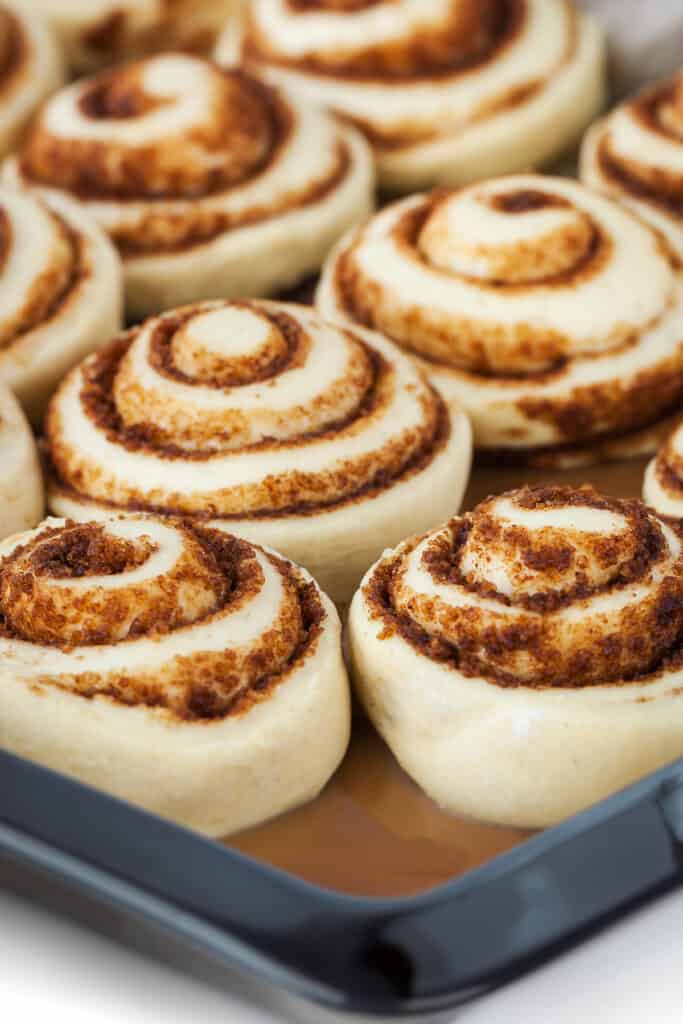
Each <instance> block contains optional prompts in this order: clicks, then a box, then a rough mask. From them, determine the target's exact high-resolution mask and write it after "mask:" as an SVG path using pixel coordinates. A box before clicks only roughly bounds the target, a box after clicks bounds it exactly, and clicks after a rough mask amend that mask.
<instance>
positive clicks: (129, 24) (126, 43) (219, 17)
mask: <svg viewBox="0 0 683 1024" xmlns="http://www.w3.org/2000/svg"><path fill="white" fill-rule="evenodd" d="M242 2H243V0H31V5H32V7H33V8H34V9H35V10H37V11H39V12H40V13H41V14H42V15H43V16H44V17H45V18H46V19H47V20H48V21H49V22H50V23H51V25H52V27H53V29H54V31H55V32H56V33H57V36H58V38H59V40H60V42H61V44H62V46H63V48H64V51H65V53H66V56H67V59H68V62H69V65H70V67H71V69H72V71H74V72H75V73H78V74H83V73H84V72H86V71H94V70H96V69H97V68H100V67H104V66H105V65H107V64H114V63H116V62H119V61H122V60H126V59H127V58H129V57H135V56H143V55H144V54H148V53H159V52H161V51H162V50H186V51H190V52H194V53H209V52H210V50H211V48H212V47H213V46H214V44H215V42H216V39H217V37H218V35H219V33H220V30H221V29H222V28H223V25H224V24H225V22H226V20H227V18H228V16H229V15H230V14H233V13H234V12H235V11H236V10H237V9H238V7H239V5H240V4H241V3H242Z"/></svg>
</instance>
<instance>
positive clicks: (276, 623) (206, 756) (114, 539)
mask: <svg viewBox="0 0 683 1024" xmlns="http://www.w3.org/2000/svg"><path fill="white" fill-rule="evenodd" d="M349 719H350V715H349V697H348V681H347V677H346V671H345V669H344V664H343V661H342V656H341V642H340V624H339V618H338V616H337V613H336V611H335V609H334V606H333V605H332V603H331V602H330V600H329V599H328V598H327V597H326V596H325V595H324V594H323V593H322V592H321V591H320V590H319V588H318V587H317V585H316V584H315V583H314V581H313V580H312V579H311V577H310V576H308V574H307V573H306V572H304V571H303V570H301V569H299V568H298V567H296V566H295V565H293V564H292V563H291V562H288V561H287V560H286V559H284V558H282V557H281V556H279V555H276V554H275V553H273V552H270V551H264V550H263V549H261V548H258V547H255V546H253V545H251V544H249V543H247V542H246V541H243V540H238V539H237V538H235V537H231V536H229V535H227V534H224V533H218V532H216V531H214V530H210V529H207V528H205V527H200V526H196V525H192V524H190V523H182V522H181V521H180V520H173V519H159V518H156V517H152V516H128V517H119V518H117V517H111V518H109V519H106V520H103V521H102V522H100V523H81V524H77V523H73V522H67V521H65V520H62V519H48V520H46V521H45V522H44V523H43V524H42V525H41V526H39V527H38V528H37V529H36V530H33V531H32V532H29V533H24V534H21V535H19V536H15V537H13V538H11V539H9V540H7V541H5V542H4V543H2V544H0V746H2V747H4V748H6V749H7V750H10V751H13V752H14V753H17V754H20V755H21V756H24V757H28V758H31V759H32V760H35V761H38V762H40V763H42V764H44V765H47V766H48V767H50V768H54V769H57V770H59V771H63V772H66V773H67V774H69V775H73V776H75V777H77V778H79V779H81V780H83V781H85V782H88V783H90V784H92V785H95V786H98V787H101V788H102V789H105V790H107V791H109V792H110V793H113V794H114V795H115V796H118V797H121V798H124V799H126V800H130V801H133V802H134V803H137V804H141V805H142V806H143V807H145V808H146V809H148V810H150V811H153V812H155V813H157V814H160V815H162V816H164V817H167V818H171V819H173V820H175V821H178V822H180V823H182V824H184V825H187V826H189V827H192V828H196V829H199V830H200V831H202V832H205V833H207V834H209V835H213V836H222V835H226V834H228V833H229V832H234V831H238V830H240V829H242V828H246V827H248V826H250V825H254V824H256V823H258V822H261V821H263V820H264V819H266V818H269V817H271V816H273V815H275V814H279V813H280V812H282V811H284V810H287V809H289V808H291V807H293V806H295V805H297V804H300V803H303V802H305V801H307V800H309V799H311V798H312V797H314V796H315V795H316V794H317V793H318V791H319V790H320V789H321V788H322V786H323V785H324V784H325V782H326V781H327V780H328V778H329V777H330V775H331V774H332V773H333V772H334V770H335V769H336V767H337V765H338V763H339V762H340V760H341V758H342V757H343V755H344V752H345V749H346V745H347V742H348V736H349Z"/></svg>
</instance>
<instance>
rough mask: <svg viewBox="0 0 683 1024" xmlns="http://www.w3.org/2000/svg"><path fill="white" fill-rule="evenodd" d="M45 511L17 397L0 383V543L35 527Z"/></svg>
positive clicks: (33, 451)
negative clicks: (12, 535) (20, 531)
mask: <svg viewBox="0 0 683 1024" xmlns="http://www.w3.org/2000/svg"><path fill="white" fill-rule="evenodd" d="M44 508H45V504H44V498H43V476H42V473H41V469H40V463H39V461H38V451H37V449H36V443H35V441H34V440H33V434H32V433H31V430H30V427H29V425H28V423H27V422H26V417H25V416H24V414H23V412H22V411H21V407H20V406H19V403H18V402H17V400H16V398H14V396H13V395H12V394H11V392H9V391H8V390H7V389H6V388H4V387H3V386H2V385H1V384H0V540H2V539H3V538H5V537H8V536H9V535H10V534H13V533H17V532H18V531H19V530H27V529H29V528H30V527H32V526H35V525H36V523H37V522H39V521H40V519H42V516H43V510H44Z"/></svg>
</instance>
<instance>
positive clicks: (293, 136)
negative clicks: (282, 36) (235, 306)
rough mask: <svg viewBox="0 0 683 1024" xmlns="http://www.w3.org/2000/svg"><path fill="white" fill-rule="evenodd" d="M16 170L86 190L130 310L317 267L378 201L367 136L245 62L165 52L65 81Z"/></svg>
mask: <svg viewBox="0 0 683 1024" xmlns="http://www.w3.org/2000/svg"><path fill="white" fill-rule="evenodd" d="M5 175H6V178H7V180H9V181H10V182H11V183H13V184H20V185H24V186H29V187H33V188H45V187H51V188H56V189H60V190H62V191H63V192H65V193H68V194H70V195H73V196H77V197H78V198H79V199H80V200H81V201H82V202H83V203H84V205H85V206H86V208H87V209H88V210H89V211H90V212H91V213H92V214H93V215H94V217H95V219H96V220H97V221H98V222H99V223H100V224H101V225H102V227H103V228H104V229H105V230H106V231H107V232H108V234H109V235H110V236H111V238H112V239H113V241H114V242H115V244H116V245H117V247H118V249H119V252H120V254H121V256H122V259H123V266H124V273H125V284H126V299H127V308H128V314H129V316H130V318H131V319H133V320H135V319H140V318H141V317H142V316H144V315H146V314H148V313H155V312H159V311H161V310H163V309H169V308H171V307H174V306H177V305H179V304H180V303H183V302H190V301H195V300H197V299H206V298H216V297H226V298H235V297H237V298H243V297H245V296H261V295H266V294H270V293H274V292H278V291H280V290H283V289H286V288H289V287H290V286H293V285H295V284H296V283H297V282H298V281H300V280H301V279H302V278H305V277H306V276H308V275H310V274H312V273H314V272H316V271H317V270H318V269H319V268H320V265H321V263H322V261H323V259H324V257H325V255H326V254H327V252H328V250H329V249H330V247H331V245H332V244H333V243H334V242H335V241H336V240H337V239H338V237H339V236H340V234H342V233H343V232H344V230H345V229H346V228H348V227H349V226H351V225H352V224H355V223H356V222H357V221H358V220H359V219H361V218H362V217H364V216H365V215H366V214H367V213H368V212H369V210H370V209H371V205H372V193H373V170H372V158H371V155H370V152H369V149H368V147H367V145H366V143H365V141H364V140H363V138H362V137H361V136H360V135H359V134H358V133H357V132H356V131H355V130H354V129H352V128H348V127H345V126H343V125H342V124H340V123H339V122H337V121H336V120H335V119H334V118H332V117H331V116H329V115H327V114H325V113H324V112H322V111H319V110H317V109H315V108H313V107H308V106H306V105H304V104H303V103H299V102H298V101H296V100H290V99H288V98H286V97H285V95H284V93H282V92H280V91H279V90H277V89H274V88H271V87H270V86H266V85H264V84H263V83H261V82H259V81H258V80H257V79H255V78H251V77H250V76H248V75H247V74H245V73H243V72H241V71H223V70H221V69H220V68H219V67H218V66H217V65H214V64H211V63H210V62H209V61H204V60H200V59H198V58H195V57H187V56H183V55H181V54H168V55H164V56H161V57H155V58H151V59H149V60H146V61H141V62H139V63H136V64H130V65H126V66H124V67H119V68H115V69H114V70H111V71H107V72H104V73H102V74H101V75H99V76H97V77H95V78H91V79H87V80H84V81H81V82H77V83H76V84H75V85H72V86H69V87H68V88H66V89H64V90H62V91H61V92H58V93H57V94H56V95H55V96H54V97H53V98H52V99H51V100H50V101H49V102H48V103H47V104H46V106H45V107H44V108H43V110H42V112H41V114H40V115H39V117H38V118H37V119H36V121H35V122H34V125H33V128H32V130H31V132H30V133H29V134H28V136H27V139H26V141H25V145H24V147H23V150H22V152H21V155H20V156H19V157H17V158H15V159H13V160H12V161H10V162H9V164H8V165H7V167H6V170H5Z"/></svg>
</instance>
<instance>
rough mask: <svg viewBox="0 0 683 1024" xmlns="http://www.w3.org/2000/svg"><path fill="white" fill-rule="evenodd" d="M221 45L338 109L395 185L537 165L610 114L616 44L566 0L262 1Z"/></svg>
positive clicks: (223, 53) (221, 54) (459, 179)
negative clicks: (607, 63) (609, 73)
mask: <svg viewBox="0 0 683 1024" xmlns="http://www.w3.org/2000/svg"><path fill="white" fill-rule="evenodd" d="M244 12H245V13H244V14H243V15H242V16H240V15H236V16H235V18H234V19H233V20H232V21H231V22H229V23H228V27H227V28H226V31H225V34H224V36H223V37H222V40H221V43H220V45H219V48H218V51H217V52H218V58H219V60H221V61H223V62H224V63H227V64H231V63H238V62H240V61H243V62H245V63H246V66H247V67H253V68H256V69H258V71H259V73H262V74H264V75H265V76H266V77H267V79H268V80H269V81H271V82H274V83H276V84H278V85H282V86H286V87H287V88H288V89H290V90H292V91H294V92H295V93H298V94H300V95H302V96H305V97H306V98H310V99H311V100H317V101H318V102H320V103H322V104H324V105H326V106H328V107H330V108H331V109H334V110H337V111H339V112H341V113H343V114H344V115H345V117H347V118H348V119H349V120H350V121H351V122H353V123H355V124H357V125H358V126H359V127H360V128H361V129H362V130H363V131H364V132H365V133H366V135H367V136H368V137H369V139H370V141H371V142H372V144H373V147H374V150H375V155H376V158H377V166H378V172H379V177H380V182H381V183H382V185H383V186H384V187H386V188H389V189H392V190H398V191H411V190H414V189H417V188H426V187H429V186H431V185H433V184H436V183H441V184H463V183H465V182H469V181H475V180H477V179H479V178H483V177H488V176H490V175H492V174H504V173H508V172H510V171H518V170H523V169H524V170H525V169H527V168H529V167H531V166H534V165H537V164H539V163H541V162H543V161H546V160H548V159H550V158H551V157H553V156H554V155H556V154H557V153H558V152H559V151H561V150H563V149H565V148H566V147H568V146H569V145H571V144H572V143H573V142H574V141H575V140H576V139H578V138H579V136H580V135H581V132H582V131H583V129H584V128H585V127H586V125H587V124H588V123H589V122H590V120H591V119H592V118H593V117H594V116H595V114H596V113H597V112H598V110H599V109H600V107H601V106H602V103H603V99H604V93H605V82H604V44H603V39H602V34H601V32H600V30H599V29H598V27H597V25H596V23H595V22H594V21H593V20H592V19H591V18H589V17H588V16H586V15H585V14H581V13H579V12H577V11H576V10H575V9H574V8H573V7H572V6H571V5H570V4H569V3H568V2H565V0H361V2H358V0H349V2H344V0H304V2H301V0H254V3H252V4H251V5H250V6H249V7H245V8H244Z"/></svg>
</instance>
